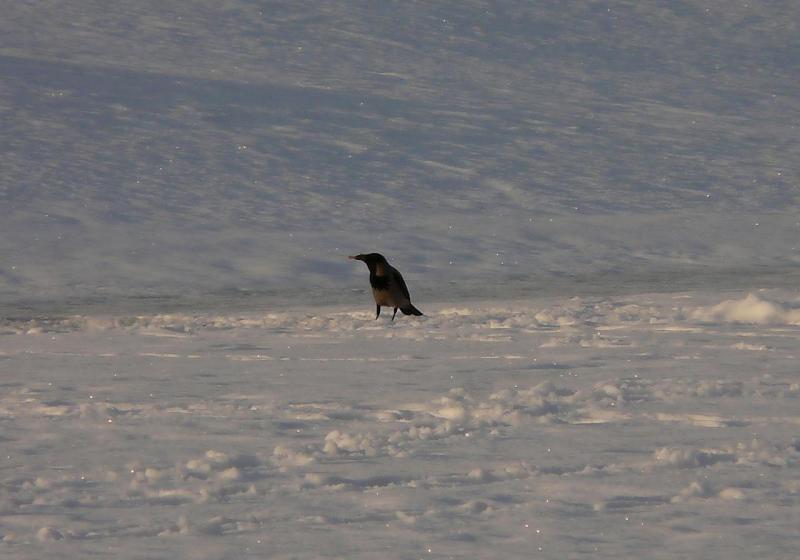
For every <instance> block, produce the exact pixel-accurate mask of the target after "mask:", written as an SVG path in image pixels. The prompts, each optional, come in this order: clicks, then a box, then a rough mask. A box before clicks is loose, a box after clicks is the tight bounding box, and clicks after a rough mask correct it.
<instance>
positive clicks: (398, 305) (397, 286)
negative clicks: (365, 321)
mask: <svg viewBox="0 0 800 560" xmlns="http://www.w3.org/2000/svg"><path fill="white" fill-rule="evenodd" d="M349 258H351V259H354V260H357V261H363V262H364V264H366V265H367V268H368V269H369V285H370V286H372V297H373V298H374V299H375V308H376V313H375V318H376V319H377V318H378V317H380V315H381V306H388V307H393V308H394V313H392V321H394V317H395V315H397V310H398V309H399V310H400V311H402V312H403V315H422V311H420V310H419V309H417V308H416V307H414V306H413V305H411V296H410V295H409V293H408V286H406V282H405V280H403V275H402V274H400V271H399V270H397V269H396V268H395V267H393V266H392V265H390V264H389V262H388V261H387V260H386V257H384V256H383V255H381V254H380V253H366V254H361V255H356V256H351V257H349Z"/></svg>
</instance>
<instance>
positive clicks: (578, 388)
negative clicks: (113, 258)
mask: <svg viewBox="0 0 800 560" xmlns="http://www.w3.org/2000/svg"><path fill="white" fill-rule="evenodd" d="M796 306H797V300H796V299H792V298H791V295H790V294H786V293H774V292H755V293H751V294H744V293H742V294H733V295H731V297H730V298H729V299H725V300H724V301H720V297H719V296H718V295H717V296H708V295H707V296H699V295H694V296H689V295H680V294H679V295H654V296H632V297H628V298H620V299H595V300H590V299H586V298H584V299H580V298H573V299H562V300H540V301H528V302H515V303H514V304H513V305H511V304H510V303H509V304H508V305H497V304H491V305H489V304H469V305H464V306H461V307H458V308H454V307H443V306H439V307H437V306H435V305H429V306H426V311H427V312H428V315H427V316H426V317H424V318H421V319H420V320H417V321H412V320H402V319H401V320H398V321H396V322H395V323H394V324H392V323H389V322H388V321H383V320H381V321H374V320H373V319H372V316H371V314H370V312H368V311H350V310H343V309H331V308H323V309H319V310H316V312H314V311H312V310H298V311H294V312H283V313H264V314H257V313H251V314H241V315H236V316H232V315H230V316H229V315H221V314H197V315H180V314H174V315H152V316H136V317H133V316H132V317H116V318H114V317H98V318H92V317H69V318H62V319H49V320H42V319H16V320H6V321H5V322H4V324H3V326H2V332H3V333H4V334H6V336H4V337H3V339H2V341H3V346H2V348H3V350H2V352H1V353H0V368H2V370H3V392H2V396H0V422H2V426H3V432H2V433H3V436H2V438H3V440H2V441H3V450H4V453H3V457H2V470H1V471H0V473H2V478H0V488H2V500H1V501H0V514H1V515H2V518H1V519H2V525H0V534H1V535H2V537H1V538H2V543H3V544H2V545H0V554H2V555H9V557H14V558H40V557H41V555H42V554H43V553H44V551H45V550H47V551H48V552H47V554H49V555H55V556H56V557H59V556H64V557H72V556H81V555H85V554H92V553H100V552H102V551H108V550H117V551H122V553H123V556H125V557H136V558H140V557H141V558H158V557H162V558H163V557H164V556H165V555H168V556H171V557H186V558H189V557H195V558H197V557H204V558H212V557H213V558H218V557H237V558H241V557H254V558H255V557H271V558H320V557H331V558H339V557H362V558H370V557H376V556H381V557H385V558H420V557H424V558H450V557H452V558H470V557H476V556H484V557H488V556H495V555H497V554H500V555H501V556H503V557H523V556H526V555H530V554H531V553H532V552H534V551H535V552H536V553H537V554H538V555H539V556H540V557H543V558H571V557H578V556H581V555H584V554H590V555H601V556H611V555H616V556H619V555H622V556H629V555H632V554H638V553H641V552H642V547H643V546H646V547H648V549H649V552H648V554H651V555H652V556H651V557H654V558H678V557H685V555H686V554H688V553H689V551H691V553H692V554H695V553H696V552H697V551H702V553H703V554H704V556H707V557H711V558H717V557H719V558H722V557H730V556H731V555H732V554H738V555H739V556H740V555H741V553H742V551H748V552H752V553H753V555H756V554H757V552H758V550H759V549H760V548H759V547H766V546H769V547H770V548H769V550H770V551H771V552H770V555H769V557H771V558H779V557H786V558H789V557H791V555H792V554H793V553H792V552H791V550H793V546H794V545H796V544H797V543H796V538H795V537H794V536H793V535H796V531H794V530H793V529H792V527H795V526H796V522H797V516H796V513H794V511H796V508H797V505H798V499H800V498H799V496H800V475H798V466H800V437H799V436H800V433H799V432H798V427H799V426H800V414H798V412H797V411H798V408H797V404H798V398H800V383H798V381H797V376H796V369H795V363H796V355H797V352H798V347H797V343H796V338H797V334H798V333H797V329H798V326H797V325H796V315H795V311H794V310H795V308H796ZM540 549H541V550H540ZM783 552H785V555H783ZM487 555H488V556H487ZM740 557H741V556H740Z"/></svg>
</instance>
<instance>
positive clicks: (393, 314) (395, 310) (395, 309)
mask: <svg viewBox="0 0 800 560" xmlns="http://www.w3.org/2000/svg"><path fill="white" fill-rule="evenodd" d="M395 315H397V308H396V307H395V308H394V313H392V321H394V316H395Z"/></svg>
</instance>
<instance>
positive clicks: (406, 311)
mask: <svg viewBox="0 0 800 560" xmlns="http://www.w3.org/2000/svg"><path fill="white" fill-rule="evenodd" d="M400 311H402V312H403V315H417V316H419V315H422V311H420V310H419V309H417V308H416V307H414V306H413V305H411V304H410V303H409V304H408V305H406V306H405V307H401V308H400Z"/></svg>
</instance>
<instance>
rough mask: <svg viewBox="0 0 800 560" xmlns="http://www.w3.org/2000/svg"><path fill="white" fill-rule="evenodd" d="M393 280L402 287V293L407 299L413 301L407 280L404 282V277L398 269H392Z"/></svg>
mask: <svg viewBox="0 0 800 560" xmlns="http://www.w3.org/2000/svg"><path fill="white" fill-rule="evenodd" d="M391 274H392V279H393V280H394V281H395V282H397V285H398V286H399V287H400V291H401V292H402V293H403V295H404V296H405V298H406V299H407V300H409V301H411V296H410V295H409V293H408V286H406V282H405V280H403V276H402V275H401V274H400V271H399V270H397V269H396V268H394V267H392V272H391Z"/></svg>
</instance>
